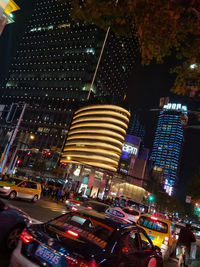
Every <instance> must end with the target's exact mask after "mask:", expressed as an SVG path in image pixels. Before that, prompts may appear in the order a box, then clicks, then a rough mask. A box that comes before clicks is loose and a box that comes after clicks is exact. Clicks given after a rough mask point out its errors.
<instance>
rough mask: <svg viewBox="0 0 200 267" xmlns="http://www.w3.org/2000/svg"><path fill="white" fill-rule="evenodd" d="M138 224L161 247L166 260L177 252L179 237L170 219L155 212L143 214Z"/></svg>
mask: <svg viewBox="0 0 200 267" xmlns="http://www.w3.org/2000/svg"><path fill="white" fill-rule="evenodd" d="M136 224H137V225H138V226H140V227H142V228H143V229H144V230H145V231H146V232H147V234H148V236H149V237H150V238H151V240H152V242H153V244H154V245H156V246H158V247H160V248H161V252H162V255H163V258H164V260H168V259H169V257H170V255H172V254H174V253H175V251H176V244H177V238H176V234H175V231H174V225H173V224H172V222H171V221H170V220H167V219H164V218H163V217H161V218H160V217H158V216H156V215H155V214H154V215H151V214H142V215H141V216H140V218H139V220H138V221H137V223H136Z"/></svg>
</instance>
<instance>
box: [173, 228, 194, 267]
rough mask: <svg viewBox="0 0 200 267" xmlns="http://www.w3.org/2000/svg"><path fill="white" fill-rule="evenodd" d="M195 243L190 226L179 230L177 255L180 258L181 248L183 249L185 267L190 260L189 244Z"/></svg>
mask: <svg viewBox="0 0 200 267" xmlns="http://www.w3.org/2000/svg"><path fill="white" fill-rule="evenodd" d="M193 242H196V238H195V235H194V234H193V232H192V226H191V224H189V223H187V224H186V226H185V227H184V228H182V229H181V231H180V234H179V239H178V242H177V247H178V255H179V256H181V252H182V248H181V247H182V246H184V247H185V266H188V263H189V258H190V250H191V244H192V243H193Z"/></svg>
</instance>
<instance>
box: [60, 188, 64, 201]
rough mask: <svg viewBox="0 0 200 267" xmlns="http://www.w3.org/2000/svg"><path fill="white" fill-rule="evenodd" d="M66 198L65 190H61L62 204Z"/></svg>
mask: <svg viewBox="0 0 200 267" xmlns="http://www.w3.org/2000/svg"><path fill="white" fill-rule="evenodd" d="M64 198H65V190H64V189H63V188H62V189H61V200H62V202H63V201H64Z"/></svg>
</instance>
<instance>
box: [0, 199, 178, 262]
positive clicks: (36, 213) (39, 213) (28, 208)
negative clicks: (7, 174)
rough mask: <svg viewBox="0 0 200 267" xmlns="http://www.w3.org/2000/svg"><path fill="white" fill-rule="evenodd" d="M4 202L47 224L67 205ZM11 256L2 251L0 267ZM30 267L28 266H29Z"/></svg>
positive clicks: (48, 202)
mask: <svg viewBox="0 0 200 267" xmlns="http://www.w3.org/2000/svg"><path fill="white" fill-rule="evenodd" d="M4 202H5V203H7V204H8V205H13V206H16V207H18V208H20V209H21V210H23V211H24V212H26V213H27V214H29V216H30V217H31V218H33V219H35V220H36V222H37V221H40V222H45V221H48V220H50V219H51V218H54V217H56V216H59V215H61V214H63V213H65V211H66V209H65V205H64V204H63V203H60V202H59V203H57V202H55V201H51V200H48V199H40V200H39V201H38V202H37V203H31V202H28V201H23V200H6V199H4ZM9 258H10V254H8V253H5V252H4V253H1V251H0V267H8V265H9ZM27 267H28V266H27ZM164 267H177V263H176V262H175V261H174V260H173V259H170V260H169V261H168V262H167V263H165V264H164Z"/></svg>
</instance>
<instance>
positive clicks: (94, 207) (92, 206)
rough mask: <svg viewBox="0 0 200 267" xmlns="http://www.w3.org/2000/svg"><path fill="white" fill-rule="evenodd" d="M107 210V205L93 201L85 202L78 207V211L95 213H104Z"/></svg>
mask: <svg viewBox="0 0 200 267" xmlns="http://www.w3.org/2000/svg"><path fill="white" fill-rule="evenodd" d="M108 208H109V205H107V204H104V203H102V202H99V201H94V200H86V201H85V202H84V203H82V205H81V206H80V207H79V210H82V209H88V210H91V211H95V212H100V213H105V211H106V210H107V209H108Z"/></svg>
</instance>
